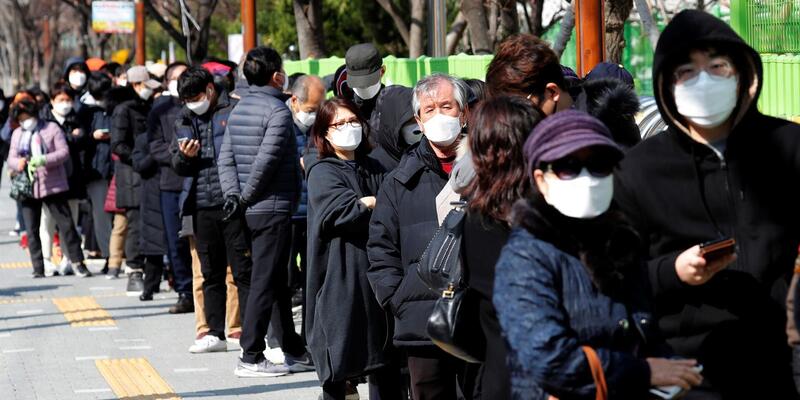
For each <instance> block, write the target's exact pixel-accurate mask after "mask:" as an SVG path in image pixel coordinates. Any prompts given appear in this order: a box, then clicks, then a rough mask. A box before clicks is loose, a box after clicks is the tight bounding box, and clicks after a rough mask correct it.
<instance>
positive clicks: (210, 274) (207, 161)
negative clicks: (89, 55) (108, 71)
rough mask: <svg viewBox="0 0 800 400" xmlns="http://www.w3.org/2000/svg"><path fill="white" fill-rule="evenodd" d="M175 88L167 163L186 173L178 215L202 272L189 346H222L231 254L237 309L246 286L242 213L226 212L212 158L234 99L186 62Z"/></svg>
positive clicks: (201, 348)
mask: <svg viewBox="0 0 800 400" xmlns="http://www.w3.org/2000/svg"><path fill="white" fill-rule="evenodd" d="M178 92H179V95H180V98H181V100H183V102H184V103H185V106H184V109H183V111H182V112H181V114H180V115H179V117H178V119H177V120H176V122H175V138H176V141H175V142H173V144H172V148H173V157H172V166H173V167H174V168H175V172H177V173H178V175H181V176H186V177H190V179H188V180H186V181H185V183H184V187H183V192H182V194H181V199H183V201H182V202H181V212H182V215H191V216H193V220H194V234H195V239H196V247H197V255H198V257H199V258H200V269H201V270H202V273H203V298H204V300H203V302H204V307H203V311H204V313H205V317H206V322H207V324H208V329H209V331H208V333H207V334H206V335H205V336H203V337H201V338H199V339H197V340H196V341H195V343H194V345H192V346H191V347H189V351H190V352H192V353H208V352H215V351H226V350H227V349H228V344H227V341H226V340H225V301H226V290H227V288H226V285H225V277H226V272H227V268H228V261H229V260H230V265H231V270H232V272H233V279H234V281H235V282H236V286H237V288H238V289H239V305H240V310H241V314H242V315H243V314H244V306H245V304H247V295H248V292H249V290H250V273H251V270H252V261H251V259H250V241H249V239H248V237H247V225H246V223H245V221H244V213H232V214H228V213H226V212H224V211H223V209H222V208H223V205H224V204H225V199H224V196H223V195H222V187H221V185H220V181H219V174H218V172H217V159H218V157H219V151H220V148H221V147H222V138H223V137H224V135H225V127H226V126H227V123H228V116H229V115H230V113H231V111H232V110H233V106H234V105H236V100H234V99H232V98H230V97H228V94H227V93H226V92H224V91H223V89H222V88H221V87H219V86H217V85H215V84H214V78H213V77H212V76H211V73H209V72H208V71H207V70H206V69H205V68H203V67H199V66H196V67H191V68H189V69H188V70H186V72H184V73H183V74H182V75H181V76H180V78H179V79H178Z"/></svg>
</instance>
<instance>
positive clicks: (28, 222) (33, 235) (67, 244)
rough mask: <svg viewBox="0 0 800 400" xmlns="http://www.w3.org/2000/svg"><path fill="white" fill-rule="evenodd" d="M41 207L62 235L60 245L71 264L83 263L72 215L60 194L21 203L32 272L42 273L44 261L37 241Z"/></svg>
mask: <svg viewBox="0 0 800 400" xmlns="http://www.w3.org/2000/svg"><path fill="white" fill-rule="evenodd" d="M42 205H44V206H46V207H47V208H48V209H49V210H50V215H51V216H52V217H53V219H54V220H55V222H56V226H57V227H58V231H59V232H63V234H62V238H61V240H62V243H63V246H64V248H66V249H67V254H68V256H69V259H70V261H72V262H75V263H77V262H83V250H81V238H80V236H79V235H78V231H77V230H76V229H75V224H74V223H73V222H72V214H71V212H70V210H69V204H68V203H67V199H66V197H64V196H63V195H61V194H56V195H52V196H47V197H45V198H43V199H31V200H26V201H23V202H22V218H23V219H24V220H25V228H26V231H27V232H28V248H29V249H30V253H31V263H32V264H33V270H34V272H40V273H44V259H43V258H42V243H41V241H40V240H39V227H40V225H41V220H42Z"/></svg>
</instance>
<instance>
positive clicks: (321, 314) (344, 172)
mask: <svg viewBox="0 0 800 400" xmlns="http://www.w3.org/2000/svg"><path fill="white" fill-rule="evenodd" d="M357 112H358V109H357V108H356V106H355V105H353V104H352V103H351V102H349V101H347V100H343V99H335V100H331V101H327V102H325V103H323V105H322V107H321V108H320V111H319V117H318V118H317V122H316V123H315V124H314V127H313V128H312V130H311V140H312V141H314V147H315V148H316V149H317V151H318V152H319V160H318V161H317V162H315V163H313V164H312V165H309V166H308V169H307V176H308V188H309V203H308V227H309V241H308V254H309V262H308V293H309V296H308V300H307V308H306V309H305V310H304V311H305V314H306V320H307V323H306V336H307V338H308V343H309V349H310V350H311V354H312V355H313V356H314V358H315V359H317V360H325V359H327V360H328V362H325V363H317V367H316V369H317V376H318V377H319V381H320V383H321V384H322V391H323V395H322V398H323V399H340V400H344V399H345V392H346V388H347V384H346V381H347V380H348V379H354V378H357V377H361V376H365V375H369V378H370V379H369V382H370V398H381V399H399V398H400V396H401V389H400V381H401V380H400V374H399V370H398V369H397V368H396V367H395V368H391V365H393V363H392V356H391V351H388V350H387V349H385V348H384V342H385V339H386V335H387V333H388V326H387V324H386V316H385V313H384V311H383V309H382V308H381V305H380V304H379V303H378V301H377V300H376V299H375V294H374V292H373V291H372V288H371V286H370V283H369V280H367V267H368V266H369V260H368V258H367V252H366V242H367V236H368V231H369V219H370V216H371V215H372V210H373V209H374V208H375V206H376V199H375V196H376V195H377V193H378V189H379V187H380V185H381V181H382V179H383V175H384V170H383V168H382V167H381V166H380V164H378V163H377V162H376V161H375V160H373V159H372V158H370V157H368V154H369V151H370V144H369V128H368V126H367V125H366V121H364V120H363V119H362V118H360V117H359V116H358V115H357Z"/></svg>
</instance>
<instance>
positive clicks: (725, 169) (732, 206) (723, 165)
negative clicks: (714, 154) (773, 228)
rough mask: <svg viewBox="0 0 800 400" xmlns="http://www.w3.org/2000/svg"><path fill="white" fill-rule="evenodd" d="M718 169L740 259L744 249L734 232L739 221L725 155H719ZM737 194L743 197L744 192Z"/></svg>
mask: <svg viewBox="0 0 800 400" xmlns="http://www.w3.org/2000/svg"><path fill="white" fill-rule="evenodd" d="M720 169H721V170H722V173H723V174H724V175H725V197H726V199H727V200H728V207H730V209H731V217H732V220H731V237H732V238H733V239H734V240H736V253H738V254H741V255H742V259H744V250H743V247H742V246H741V243H742V242H741V240H739V238H738V235H737V234H736V226H737V224H738V223H739V216H738V213H737V212H736V202H735V201H734V194H733V193H731V183H730V174H729V173H728V172H729V169H728V162H727V161H726V160H725V157H724V156H723V157H720ZM739 196H740V197H741V198H742V199H744V192H743V191H741V190H740V191H739Z"/></svg>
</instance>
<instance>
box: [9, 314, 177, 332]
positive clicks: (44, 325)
mask: <svg viewBox="0 0 800 400" xmlns="http://www.w3.org/2000/svg"><path fill="white" fill-rule="evenodd" d="M56 314H61V313H50V314H36V315H20V316H14V317H9V318H5V317H3V318H0V320H6V319H14V318H25V317H41V316H43V315H56ZM165 314H167V313H166V312H162V313H152V314H136V315H122V316H118V317H114V316H112V317H111V319H113V320H114V321H121V320H124V319H132V318H147V317H155V316H158V315H165ZM69 325H70V322H69V321H66V320H64V321H63V322H54V323H49V324H38V325H29V326H14V327H10V328H3V329H0V332H14V331H26V330H29V329H47V328H52V327H56V326H69ZM87 328H88V327H87Z"/></svg>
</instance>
